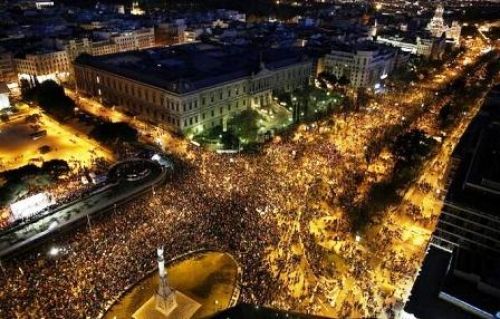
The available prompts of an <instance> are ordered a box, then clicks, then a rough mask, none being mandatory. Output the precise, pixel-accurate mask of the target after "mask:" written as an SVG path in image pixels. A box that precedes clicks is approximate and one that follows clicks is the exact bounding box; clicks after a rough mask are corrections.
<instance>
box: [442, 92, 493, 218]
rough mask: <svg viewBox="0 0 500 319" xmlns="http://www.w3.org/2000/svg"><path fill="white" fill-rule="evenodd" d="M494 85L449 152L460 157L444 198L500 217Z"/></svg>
mask: <svg viewBox="0 0 500 319" xmlns="http://www.w3.org/2000/svg"><path fill="white" fill-rule="evenodd" d="M498 90H499V88H496V89H495V88H494V89H493V90H492V91H491V93H490V95H489V96H490V99H487V100H486V102H485V103H484V105H483V107H482V108H481V111H480V113H479V114H478V116H476V118H475V119H474V120H473V121H472V122H471V124H470V125H469V127H468V128H467V131H466V132H465V134H464V135H463V136H462V138H461V140H460V142H459V144H458V145H457V147H456V148H455V150H454V152H453V157H454V158H457V159H460V165H459V166H458V168H457V170H456V173H455V175H454V177H453V181H452V183H451V185H450V188H449V191H448V195H447V197H446V200H445V202H447V203H453V204H454V205H459V206H462V207H466V208H472V209H474V210H476V211H480V212H481V213H483V214H489V215H492V216H497V217H500V211H499V210H498V203H499V202H500V142H499V139H498V137H499V136H500V109H499V108H498V99H492V98H494V97H495V96H496V95H498Z"/></svg>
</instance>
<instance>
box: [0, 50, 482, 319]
mask: <svg viewBox="0 0 500 319" xmlns="http://www.w3.org/2000/svg"><path fill="white" fill-rule="evenodd" d="M481 49H482V48H481V47H472V48H471V49H469V50H468V51H467V52H466V53H465V54H463V55H462V56H460V57H459V58H457V59H456V61H455V62H454V63H453V67H457V68H458V69H460V68H462V67H463V65H464V61H466V60H467V61H475V60H476V59H478V57H479V56H480V53H481ZM483 71H484V70H483V69H481V68H478V70H477V74H475V76H480V75H481V72H483ZM442 72H443V73H444V74H446V75H445V77H446V78H447V80H448V81H451V80H453V76H452V75H449V73H446V72H447V70H444V71H442ZM458 73H459V72H457V74H458ZM442 85H443V84H442V83H435V82H433V81H432V80H424V81H422V83H417V84H416V85H415V86H414V87H413V88H412V89H411V91H407V92H405V93H402V94H399V95H397V96H396V95H391V94H392V93H391V94H387V96H384V97H382V98H380V99H377V101H375V102H374V104H373V105H370V106H369V107H368V108H367V110H369V111H361V112H357V113H355V114H350V115H348V116H347V117H344V116H343V115H339V114H337V115H332V119H333V123H334V124H333V125H327V121H326V120H321V121H318V122H316V123H315V124H314V125H301V126H299V127H298V128H297V129H296V130H294V131H292V132H290V134H289V135H287V136H281V137H280V136H278V137H275V139H274V140H273V141H272V142H271V143H269V145H266V146H265V147H264V149H263V151H262V152H261V153H260V154H257V155H255V154H253V155H243V154H241V155H237V156H227V155H218V154H214V153H211V152H207V151H204V150H203V149H200V148H198V147H196V146H194V145H190V144H189V142H188V141H184V140H177V141H176V143H175V144H174V145H175V146H174V147H172V144H170V143H163V145H164V147H165V149H166V150H167V151H169V152H171V153H172V155H173V156H175V157H176V158H178V159H179V160H180V162H181V164H180V165H179V166H178V169H177V170H176V173H175V178H174V180H173V181H172V182H171V183H169V184H167V185H166V186H164V187H161V188H159V189H155V190H153V191H152V192H151V193H149V194H148V195H147V196H145V197H144V198H142V199H140V200H137V201H134V202H132V203H131V204H129V205H126V206H123V207H118V208H117V209H116V210H115V211H114V213H113V214H108V215H105V216H102V217H98V218H96V220H95V221H93V226H92V228H91V229H79V230H77V231H76V232H74V233H73V234H71V235H64V236H61V237H60V238H58V239H57V240H56V241H54V242H53V243H51V244H50V245H48V246H45V247H44V248H45V249H48V248H50V247H60V248H63V249H61V251H62V253H60V254H57V256H47V255H46V254H45V253H44V251H43V249H41V250H40V254H31V255H28V256H25V257H23V259H22V260H23V263H22V264H21V266H16V265H17V264H16V263H10V262H5V263H3V266H2V271H3V273H4V276H2V277H1V279H0V282H1V285H2V287H5V289H4V290H3V291H2V292H0V302H1V304H2V305H4V306H3V307H1V308H0V316H3V317H13V318H16V317H19V316H22V315H23V314H26V313H28V314H29V316H33V317H60V316H63V317H66V318H78V317H99V316H103V315H104V313H105V311H106V310H107V309H108V308H109V307H111V306H112V304H113V302H114V301H115V299H116V298H117V296H119V295H120V294H121V293H122V292H123V291H124V290H125V289H126V287H130V286H131V285H134V284H136V283H137V282H139V281H140V280H142V279H143V278H144V277H145V276H146V275H147V274H148V273H150V272H151V270H152V269H154V265H155V258H154V251H155V249H156V247H157V246H158V245H159V244H162V245H165V255H166V257H167V260H170V259H172V258H175V257H176V256H178V255H181V254H183V253H186V252H189V251H193V250H198V249H209V250H218V251H227V252H229V253H231V254H232V255H233V256H234V257H235V259H236V260H237V261H238V263H239V264H240V265H241V266H242V280H241V295H240V301H244V302H250V303H254V304H257V305H269V306H272V307H277V308H281V309H294V310H299V311H302V312H306V313H313V314H321V315H326V316H333V317H381V318H383V317H391V316H392V315H391V313H392V312H393V311H394V310H397V309H399V308H400V307H401V306H402V304H403V302H404V300H405V299H406V298H407V295H408V293H409V290H410V288H411V286H412V283H413V280H414V278H415V275H416V273H417V271H418V267H419V265H420V262H421V260H422V258H423V256H424V253H425V251H426V246H427V243H428V241H429V238H430V235H431V233H432V230H433V227H434V225H435V222H436V218H437V216H438V214H439V211H440V205H441V194H440V192H441V191H442V189H443V188H444V185H445V179H444V178H445V171H446V166H447V164H448V163H447V161H448V158H449V155H450V152H451V151H452V149H453V147H454V145H455V144H456V143H457V142H458V140H459V138H460V136H461V134H462V133H463V131H464V130H465V128H466V126H467V123H468V121H470V119H471V118H472V117H473V116H474V113H475V112H476V111H477V110H478V108H479V106H480V104H481V98H479V99H477V101H476V103H475V104H474V105H473V107H472V110H473V111H472V112H470V113H469V114H468V115H466V116H464V117H462V119H461V121H460V122H459V124H458V125H457V127H456V128H455V129H454V130H453V132H452V133H451V134H450V135H449V136H447V138H446V140H445V142H444V143H442V144H441V145H439V147H438V150H437V153H436V154H435V155H434V156H433V157H432V158H430V159H429V160H428V162H427V163H426V165H425V166H424V169H423V171H422V172H421V174H420V176H419V177H418V180H417V181H416V182H415V183H413V184H412V185H411V186H410V187H409V188H408V189H405V190H403V191H402V193H401V194H400V195H401V197H402V203H403V204H401V205H397V206H394V207H393V206H390V207H388V208H387V211H386V212H383V213H381V214H379V216H378V217H377V218H376V219H374V220H371V221H370V223H369V224H368V225H367V226H366V227H365V228H364V229H362V230H360V231H359V232H358V233H355V234H353V233H352V231H351V226H350V218H351V216H349V205H353V204H355V203H357V202H360V201H362V200H363V199H364V198H365V197H366V195H367V190H368V189H369V188H370V186H371V185H373V184H374V183H376V182H377V181H380V180H383V179H384V178H385V177H387V176H389V175H390V174H391V170H392V169H393V162H394V158H393V155H391V153H390V152H388V151H387V150H382V151H381V153H380V155H379V156H377V157H376V158H375V159H374V160H373V161H372V162H371V163H366V162H365V160H364V154H363V149H364V147H365V146H366V145H367V143H368V141H369V140H370V139H372V138H378V137H379V135H380V133H381V131H383V129H384V128H385V127H387V126H390V125H395V124H398V123H400V122H401V121H405V120H406V119H408V120H410V119H411V120H412V122H411V123H410V127H415V128H419V129H422V130H423V131H425V132H426V133H427V134H429V135H431V136H436V135H437V134H438V130H437V128H436V122H435V121H436V119H435V117H432V116H429V115H428V114H429V113H434V114H435V113H436V111H437V110H438V109H439V108H440V107H441V106H442V104H443V100H441V99H435V97H434V93H435V91H438V90H439V89H440V88H441V87H442ZM442 98H443V99H444V100H446V98H447V97H442ZM81 100H82V101H80V102H79V103H80V104H79V106H80V107H82V108H84V107H85V105H87V103H86V102H85V98H81ZM395 101H397V102H395ZM422 101H425V102H426V103H428V106H429V108H430V109H431V112H426V113H424V112H422V110H421V108H422V107H421V104H422ZM375 103H377V104H375ZM161 133H162V131H161V130H159V131H158V135H159V136H157V138H159V139H160V140H161V139H163V138H165V139H168V140H172V139H175V137H173V136H172V135H171V134H166V135H165V136H163V135H162V134H161ZM409 205H414V206H417V207H419V210H418V211H419V213H418V214H411V213H410V212H411V211H410V210H408V209H407V207H408V206H409ZM40 290H41V291H43V292H44V293H43V295H42V296H40V295H38V296H37V298H34V296H33V292H34V291H40Z"/></svg>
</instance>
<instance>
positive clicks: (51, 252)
mask: <svg viewBox="0 0 500 319" xmlns="http://www.w3.org/2000/svg"><path fill="white" fill-rule="evenodd" d="M60 251H61V249H60V248H59V247H55V246H53V247H52V248H50V250H49V255H50V256H52V257H56V256H57V255H59V252H60Z"/></svg>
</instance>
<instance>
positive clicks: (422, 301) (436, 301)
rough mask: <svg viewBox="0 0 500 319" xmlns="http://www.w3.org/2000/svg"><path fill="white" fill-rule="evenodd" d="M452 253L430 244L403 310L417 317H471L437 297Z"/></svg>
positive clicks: (455, 318)
mask: <svg viewBox="0 0 500 319" xmlns="http://www.w3.org/2000/svg"><path fill="white" fill-rule="evenodd" d="M451 258H452V254H451V253H449V252H447V251H444V250H442V249H440V248H436V247H434V246H430V248H429V250H428V252H427V255H426V257H425V259H424V262H423V264H422V270H421V271H420V273H419V275H418V277H417V280H416V281H415V283H414V285H413V288H412V290H411V295H410V298H409V300H408V302H407V303H406V305H405V307H404V310H405V312H407V313H411V314H413V315H415V317H417V318H426V319H441V318H454V319H472V318H476V317H475V316H474V315H472V314H470V313H467V312H466V311H464V310H462V309H460V308H458V307H456V306H454V305H452V304H450V303H448V302H447V301H445V300H442V299H440V298H439V292H440V291H441V287H442V280H443V277H444V276H445V275H446V271H447V269H448V267H449V265H450V263H451Z"/></svg>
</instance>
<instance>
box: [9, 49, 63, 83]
mask: <svg viewBox="0 0 500 319" xmlns="http://www.w3.org/2000/svg"><path fill="white" fill-rule="evenodd" d="M14 63H15V66H16V71H17V73H18V76H19V78H27V77H29V76H36V77H37V78H38V80H39V81H44V80H46V79H54V80H58V81H59V80H65V79H66V77H67V76H68V74H69V60H68V55H67V53H66V51H65V50H39V51H36V52H31V53H27V54H24V55H20V56H17V57H15V58H14Z"/></svg>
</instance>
